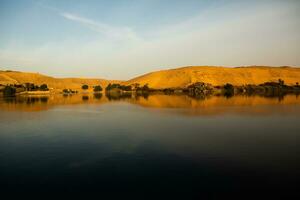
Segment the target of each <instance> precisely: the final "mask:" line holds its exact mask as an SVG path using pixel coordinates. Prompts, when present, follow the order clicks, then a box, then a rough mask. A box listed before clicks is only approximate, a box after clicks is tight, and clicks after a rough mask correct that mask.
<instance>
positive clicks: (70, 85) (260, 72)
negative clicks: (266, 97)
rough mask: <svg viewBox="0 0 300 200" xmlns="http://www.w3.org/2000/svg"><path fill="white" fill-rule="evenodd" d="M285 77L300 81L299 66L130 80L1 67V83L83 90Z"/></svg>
mask: <svg viewBox="0 0 300 200" xmlns="http://www.w3.org/2000/svg"><path fill="white" fill-rule="evenodd" d="M278 79H282V80H284V81H285V84H287V85H295V84H296V82H299V83H300V68H293V67H260V66H255V67H236V68H228V67H209V66H199V67H198V66H195V67H182V68H177V69H169V70H161V71H156V72H151V73H148V74H145V75H142V76H139V77H136V78H134V79H131V80H128V81H125V82H123V81H112V80H105V79H85V78H54V77H50V76H46V75H42V74H39V73H27V72H16V71H0V84H2V85H6V84H23V83H28V82H30V83H34V84H37V85H41V84H43V83H46V84H47V85H48V87H49V88H54V89H58V90H62V89H73V90H80V89H81V86H82V85H83V84H87V85H89V86H90V88H91V87H92V86H95V85H101V86H102V87H103V88H105V87H106V86H107V85H108V84H109V83H123V84H127V85H130V84H134V83H138V84H140V85H145V84H148V85H149V87H150V88H154V89H161V88H177V87H186V86H188V85H190V84H192V83H195V82H205V83H210V84H212V85H214V86H217V85H224V84H226V83H231V84H233V85H244V84H255V85H258V84H261V83H264V82H268V81H278Z"/></svg>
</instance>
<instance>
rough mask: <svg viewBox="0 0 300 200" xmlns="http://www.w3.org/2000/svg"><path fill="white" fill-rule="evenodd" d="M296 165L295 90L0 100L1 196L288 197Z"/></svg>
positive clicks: (298, 108) (299, 175)
mask: <svg viewBox="0 0 300 200" xmlns="http://www.w3.org/2000/svg"><path fill="white" fill-rule="evenodd" d="M299 169H300V97H297V96H294V95H290V96H285V97H284V98H276V97H275V98H265V97H259V96H252V97H245V96H236V97H231V98H225V97H211V98H207V99H193V98H190V97H187V96H167V95H151V96H148V97H139V98H122V99H109V98H107V97H105V96H102V95H95V96H94V95H85V96H82V95H74V96H67V97H64V96H60V95H56V96H49V97H17V98H1V99H0V190H2V191H1V193H2V194H9V195H25V194H35V195H38V194H49V195H50V194H54V195H55V194H60V195H61V194H65V195H70V196H73V195H76V196H77V195H83V196H84V197H87V196H89V195H97V196H99V197H101V196H107V195H108V196H109V197H114V196H124V195H125V196H128V195H130V196H131V197H132V198H134V197H137V198H139V199H144V198H146V197H156V198H157V199H158V197H164V198H165V199H168V198H171V197H181V198H182V199H194V198H197V199H201V198H203V199H220V197H225V196H226V197H232V198H234V197H237V198H241V199H245V198H248V197H249V198H253V197H254V198H256V199H259V198H263V197H264V198H267V199H268V198H269V197H272V198H282V199H286V198H290V197H292V195H299V193H298V191H299V189H300V188H299V184H300V181H299V180H300V170H299ZM289 196H290V197H289Z"/></svg>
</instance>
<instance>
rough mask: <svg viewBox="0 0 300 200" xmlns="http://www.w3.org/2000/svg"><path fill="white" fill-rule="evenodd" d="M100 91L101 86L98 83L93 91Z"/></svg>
mask: <svg viewBox="0 0 300 200" xmlns="http://www.w3.org/2000/svg"><path fill="white" fill-rule="evenodd" d="M101 91H102V87H101V86H100V85H97V86H95V87H94V92H101Z"/></svg>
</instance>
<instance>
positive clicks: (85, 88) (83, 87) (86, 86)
mask: <svg viewBox="0 0 300 200" xmlns="http://www.w3.org/2000/svg"><path fill="white" fill-rule="evenodd" d="M81 88H82V89H83V90H87V89H89V86H88V85H83V86H82V87H81Z"/></svg>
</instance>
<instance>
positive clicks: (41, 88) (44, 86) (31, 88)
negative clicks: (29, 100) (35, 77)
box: [24, 83, 49, 91]
mask: <svg viewBox="0 0 300 200" xmlns="http://www.w3.org/2000/svg"><path fill="white" fill-rule="evenodd" d="M24 87H25V90H26V91H48V90H49V89H48V85H47V84H42V85H40V86H38V85H35V84H33V83H25V84H24Z"/></svg>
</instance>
